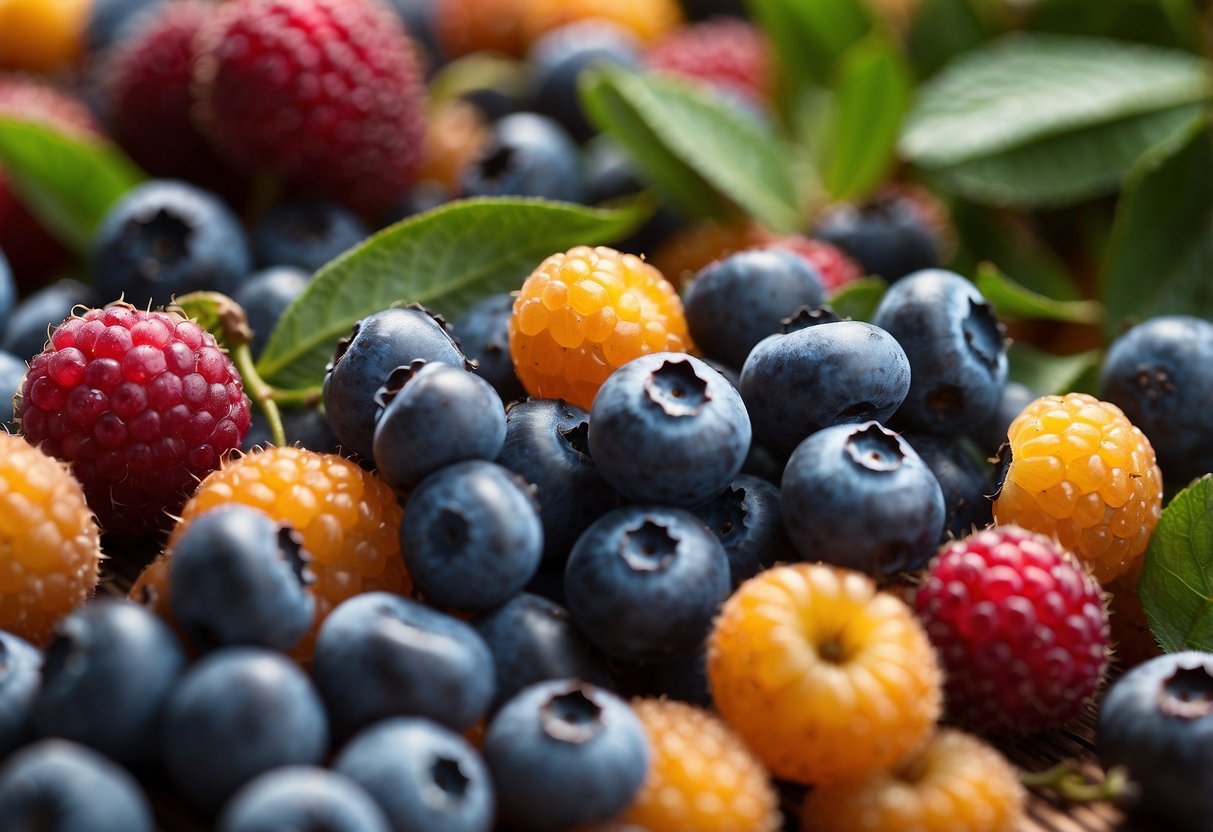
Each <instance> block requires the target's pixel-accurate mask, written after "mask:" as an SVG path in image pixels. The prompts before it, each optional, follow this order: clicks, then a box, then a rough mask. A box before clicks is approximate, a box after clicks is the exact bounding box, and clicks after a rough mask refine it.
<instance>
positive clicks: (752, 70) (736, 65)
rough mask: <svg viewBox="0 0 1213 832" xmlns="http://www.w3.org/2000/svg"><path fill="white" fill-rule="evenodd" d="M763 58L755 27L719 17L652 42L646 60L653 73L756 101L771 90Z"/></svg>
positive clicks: (763, 47)
mask: <svg viewBox="0 0 1213 832" xmlns="http://www.w3.org/2000/svg"><path fill="white" fill-rule="evenodd" d="M768 57H769V49H768V46H767V41H766V38H764V37H763V35H762V32H761V31H759V29H758V27H756V26H754V25H753V24H752V23H747V22H746V21H744V20H741V19H739V18H730V17H722V18H718V19H715V20H708V21H706V22H704V23H696V24H694V25H691V26H684V27H682V28H680V29H675V30H674V31H673V32H671V33H670V34H668V35H666V36H665V37H663V38H662V39H661V40H659V41H657V42H656V43H655V44H653V46H652V47H651V48H650V49H649V54H648V60H647V62H648V65H649V68H650V69H654V70H656V71H657V72H660V73H664V74H668V75H676V76H679V77H681V78H687V79H689V80H692V81H700V82H703V83H706V84H708V85H709V86H711V87H714V88H716V89H720V90H724V91H731V92H737V93H740V94H742V95H744V96H745V97H746V98H748V99H751V100H753V101H757V102H762V101H766V100H767V98H768V97H769V95H770V90H771V78H770V74H771V73H770V61H769V60H768Z"/></svg>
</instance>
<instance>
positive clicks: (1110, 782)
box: [1019, 761, 1134, 803]
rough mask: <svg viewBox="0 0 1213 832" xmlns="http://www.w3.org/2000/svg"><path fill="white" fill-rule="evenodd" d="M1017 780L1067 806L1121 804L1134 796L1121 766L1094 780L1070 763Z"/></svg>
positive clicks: (1020, 776) (1032, 773)
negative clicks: (1104, 803)
mask: <svg viewBox="0 0 1213 832" xmlns="http://www.w3.org/2000/svg"><path fill="white" fill-rule="evenodd" d="M1019 780H1020V782H1021V783H1023V784H1024V785H1025V786H1027V787H1028V788H1030V789H1045V790H1047V791H1050V792H1053V794H1055V795H1057V796H1058V797H1060V798H1061V799H1062V800H1065V801H1066V802H1068V803H1096V802H1100V801H1105V800H1107V801H1112V802H1117V803H1119V802H1121V801H1123V800H1125V799H1126V798H1127V797H1129V796H1131V795H1132V793H1133V788H1134V786H1133V783H1132V781H1130V780H1129V774H1128V771H1127V770H1126V769H1125V768H1123V767H1122V766H1113V767H1112V768H1110V769H1108V771H1107V773H1106V774H1105V775H1104V777H1103V779H1102V780H1095V779H1093V778H1091V777H1090V776H1088V775H1087V774H1086V773H1084V772H1083V771H1082V770H1080V769H1079V767H1078V764H1077V763H1075V762H1073V761H1066V762H1063V763H1058V764H1057V765H1055V766H1053V767H1052V768H1050V769H1047V770H1045V771H1038V772H1031V771H1021V772H1020V773H1019Z"/></svg>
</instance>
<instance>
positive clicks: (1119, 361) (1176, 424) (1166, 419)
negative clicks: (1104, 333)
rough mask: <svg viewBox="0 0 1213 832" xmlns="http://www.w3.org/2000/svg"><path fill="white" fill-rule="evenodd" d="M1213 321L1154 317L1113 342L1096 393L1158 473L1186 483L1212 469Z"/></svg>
mask: <svg viewBox="0 0 1213 832" xmlns="http://www.w3.org/2000/svg"><path fill="white" fill-rule="evenodd" d="M1211 365H1213V323H1210V322H1209V321H1206V320H1204V319H1202V318H1194V317H1191V316H1188V315H1168V316H1164V317H1161V318H1154V319H1152V320H1148V321H1146V322H1144V323H1141V324H1138V325H1137V326H1135V327H1133V328H1132V329H1130V330H1129V331H1128V332H1126V333H1125V334H1124V335H1122V336H1120V337H1119V338H1117V339H1116V341H1115V342H1113V344H1112V346H1111V348H1110V349H1109V350H1108V357H1107V358H1106V359H1105V361H1104V365H1103V372H1102V374H1101V377H1100V388H1099V389H1100V398H1102V399H1104V400H1105V401H1109V402H1112V403H1113V404H1115V405H1117V406H1118V407H1120V409H1121V410H1123V411H1124V412H1125V415H1126V416H1128V417H1129V421H1130V422H1132V423H1133V424H1134V425H1136V426H1137V427H1138V428H1140V429H1141V431H1142V433H1144V434H1145V435H1146V436H1147V437H1148V438H1149V440H1150V444H1151V445H1153V446H1154V452H1155V453H1156V454H1158V465H1159V467H1160V468H1162V472H1163V476H1165V477H1166V478H1167V479H1168V481H1170V482H1174V483H1176V484H1182V483H1186V482H1188V481H1189V480H1191V479H1194V478H1195V477H1199V476H1201V475H1202V474H1207V473H1209V472H1210V471H1213V427H1210V425H1209V420H1208V418H1207V417H1208V414H1209V412H1210V410H1213V378H1211V377H1210V375H1209V367H1210V366H1211Z"/></svg>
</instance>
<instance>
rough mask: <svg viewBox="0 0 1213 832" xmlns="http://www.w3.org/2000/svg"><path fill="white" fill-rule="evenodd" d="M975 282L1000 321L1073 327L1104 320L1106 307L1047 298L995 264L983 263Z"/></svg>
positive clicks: (1082, 301) (1091, 303) (1090, 302)
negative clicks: (1002, 319)
mask: <svg viewBox="0 0 1213 832" xmlns="http://www.w3.org/2000/svg"><path fill="white" fill-rule="evenodd" d="M973 282H974V283H976V284H977V288H978V290H980V291H981V293H982V295H984V296H985V299H986V300H987V301H989V302H990V305H991V306H993V307H994V311H995V312H997V313H998V316H999V317H1000V318H1008V319H1012V320H1020V319H1026V320H1045V321H1064V322H1067V323H1074V324H1097V323H1099V322H1100V321H1101V320H1103V306H1102V305H1100V303H1099V302H1098V301H1093V300H1055V299H1054V298H1050V297H1046V296H1044V295H1041V294H1038V293H1036V292H1033V291H1032V290H1031V289H1028V288H1025V287H1023V286H1020V285H1019V284H1018V283H1016V282H1015V281H1014V280H1012V279H1011V278H1009V277H1007V276H1006V275H1005V274H1003V273H1002V272H1001V271H999V269H998V267H997V266H995V265H994V264H993V263H982V264H981V265H980V266H979V267H978V269H977V278H976V279H975V280H974V281H973Z"/></svg>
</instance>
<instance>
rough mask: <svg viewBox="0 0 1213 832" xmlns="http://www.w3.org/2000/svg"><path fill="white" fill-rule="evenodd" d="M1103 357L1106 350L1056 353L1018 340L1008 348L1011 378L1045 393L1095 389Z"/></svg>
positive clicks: (1084, 391)
mask: <svg viewBox="0 0 1213 832" xmlns="http://www.w3.org/2000/svg"><path fill="white" fill-rule="evenodd" d="M1102 360H1103V351H1102V350H1087V351H1086V352H1080V353H1075V354H1074V355H1052V354H1050V353H1047V352H1044V351H1042V350H1038V349H1036V348H1035V347H1030V346H1028V345H1027V344H1021V343H1018V342H1016V343H1013V344H1011V346H1010V347H1008V348H1007V365H1008V377H1009V378H1010V380H1011V381H1018V382H1019V383H1020V384H1022V385H1024V386H1025V387H1028V388H1030V389H1032V390H1035V391H1036V392H1038V393H1040V394H1042V395H1046V394H1054V395H1062V394H1065V393H1093V392H1094V390H1093V389H1092V386H1093V385H1094V384H1095V372H1096V371H1097V370H1098V369H1099V364H1100V362H1101V361H1102Z"/></svg>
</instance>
